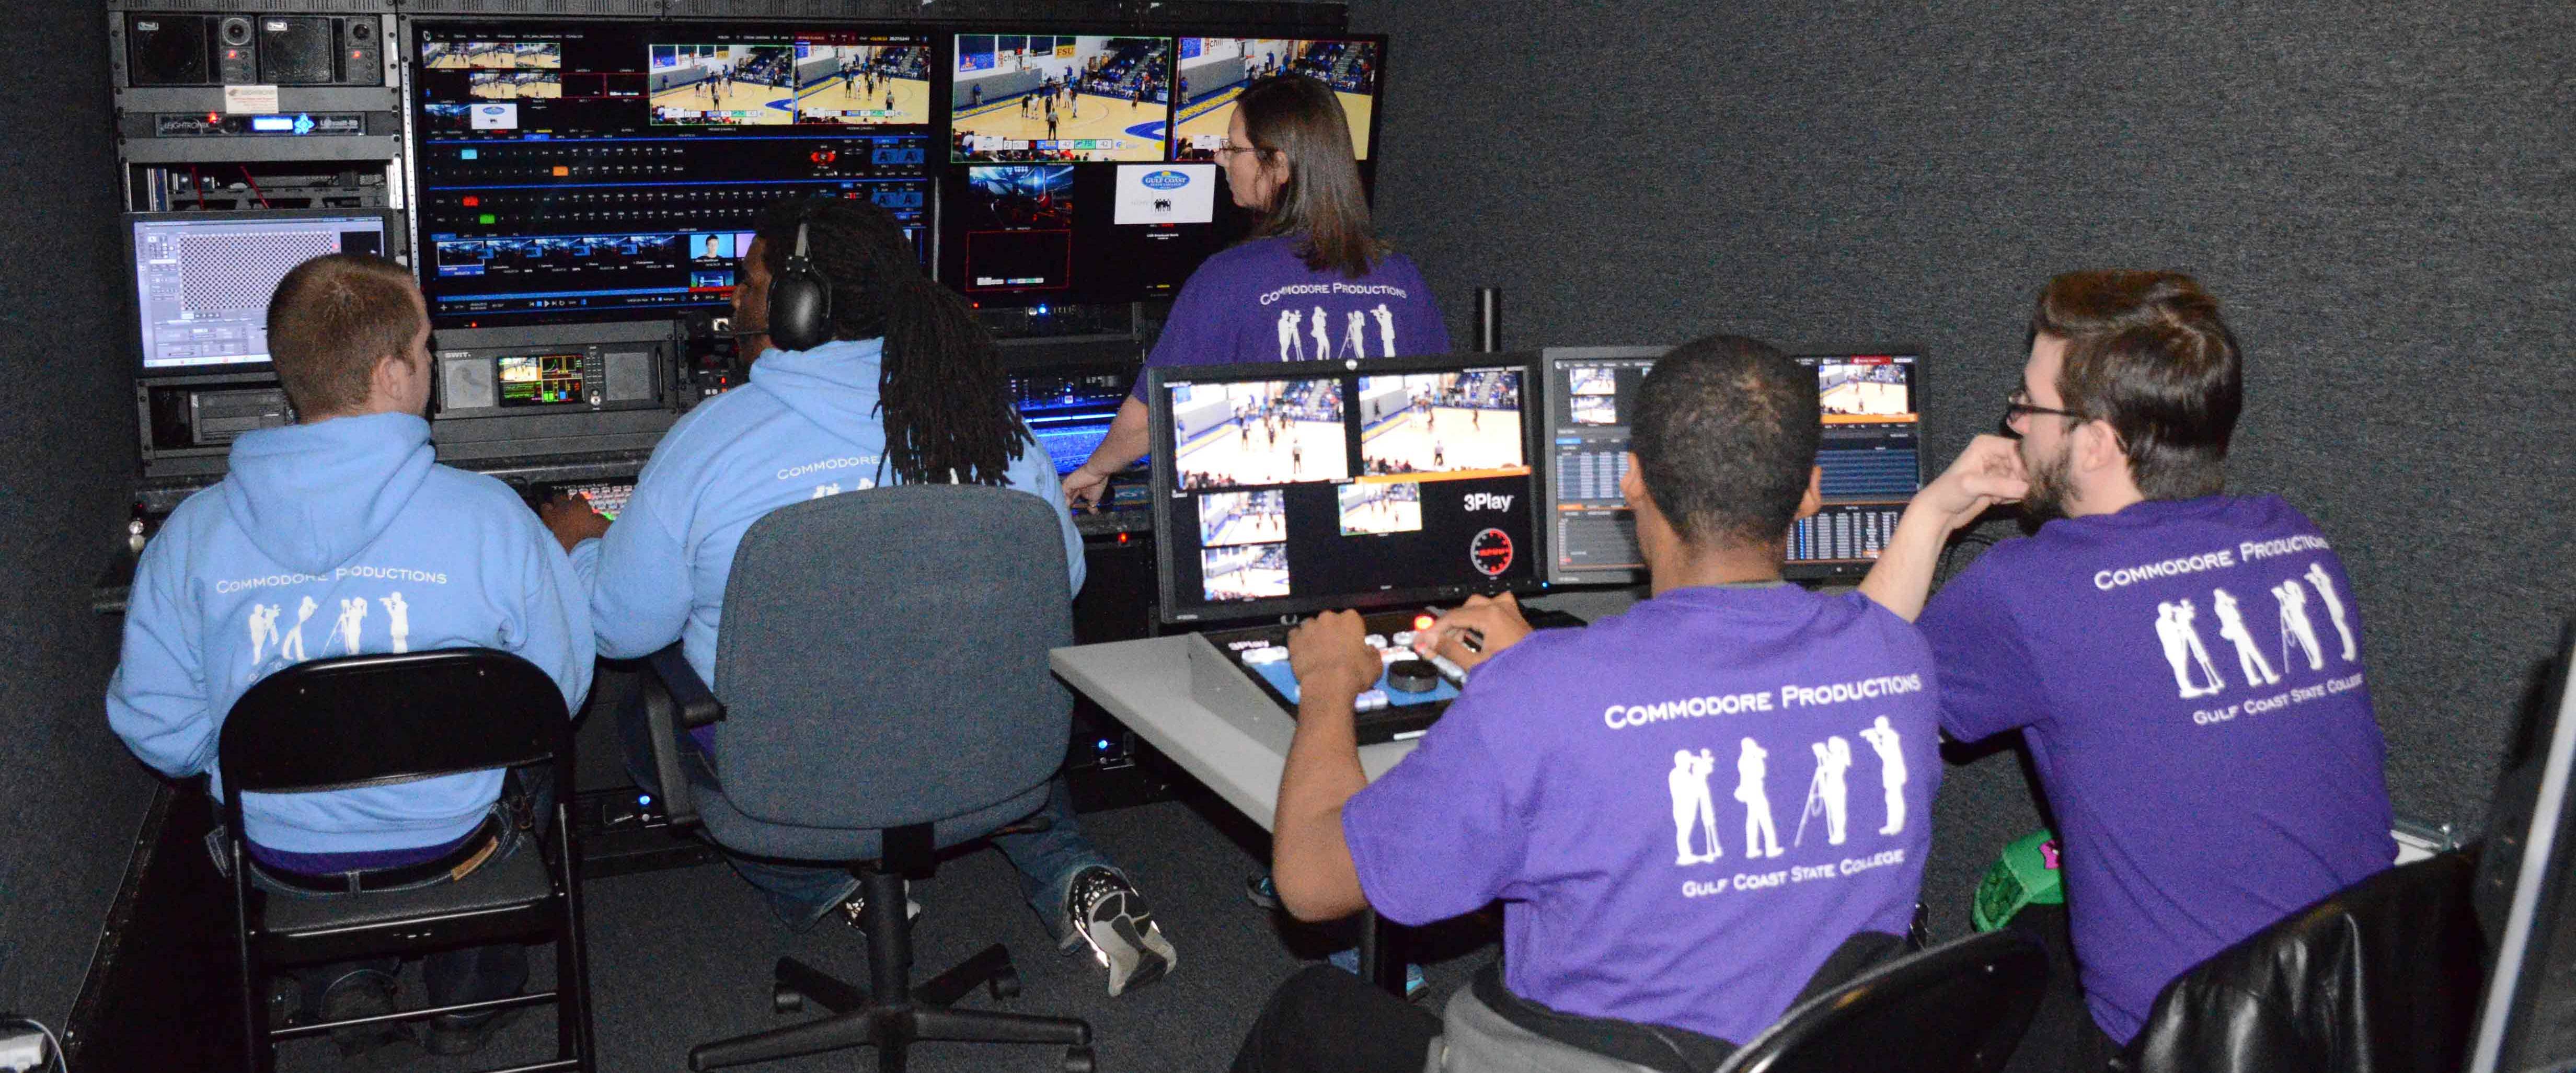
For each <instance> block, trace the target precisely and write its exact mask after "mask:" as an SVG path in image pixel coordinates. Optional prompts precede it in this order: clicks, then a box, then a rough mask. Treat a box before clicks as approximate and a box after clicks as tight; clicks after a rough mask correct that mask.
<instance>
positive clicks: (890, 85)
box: [795, 38, 930, 126]
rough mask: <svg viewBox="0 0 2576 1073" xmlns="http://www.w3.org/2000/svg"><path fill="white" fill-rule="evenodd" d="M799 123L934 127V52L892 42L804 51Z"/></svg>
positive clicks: (798, 96)
mask: <svg viewBox="0 0 2576 1073" xmlns="http://www.w3.org/2000/svg"><path fill="white" fill-rule="evenodd" d="M795 121H796V122H798V123H841V124H847V125H851V126H884V125H891V126H920V125H924V124H927V123H929V122H930V46H929V45H927V44H921V43H916V42H913V41H911V40H910V39H897V38H887V39H883V40H878V41H871V42H868V43H865V44H856V45H799V46H798V55H797V58H796V118H795Z"/></svg>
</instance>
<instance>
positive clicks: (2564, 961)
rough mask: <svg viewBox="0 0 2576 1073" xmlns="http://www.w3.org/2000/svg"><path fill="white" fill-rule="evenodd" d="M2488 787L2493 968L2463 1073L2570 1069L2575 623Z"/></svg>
mask: <svg viewBox="0 0 2576 1073" xmlns="http://www.w3.org/2000/svg"><path fill="white" fill-rule="evenodd" d="M2537 701H2538V703H2537V704H2536V705H2535V706H2534V708H2535V710H2534V711H2532V712H2531V713H2529V716H2530V717H2529V718H2527V719H2526V720H2524V721H2523V724H2524V725H2523V726H2521V727H2520V728H2519V730H2520V733H2518V734H2517V735H2516V737H2515V741H2514V742H2513V747H2512V749H2511V750H2510V752H2509V753H2508V754H2507V756H2506V758H2505V767H2504V771H2503V773H2502V774H2501V775H2500V776H2499V777H2498V778H2497V780H2496V800H2495V806H2494V808H2493V809H2492V810H2491V812H2490V817H2491V818H2490V821H2489V826H2488V831H2487V844H2486V849H2485V850H2484V852H2483V853H2482V854H2481V855H2480V857H2479V861H2478V878H2477V887H2476V892H2477V893H2476V896H2475V899H2474V900H2475V902H2476V905H2477V911H2478V918H2479V921H2480V923H2481V924H2483V925H2484V926H2485V930H2486V933H2487V942H2488V944H2489V945H2490V947H2491V953H2492V957H2490V958H2489V963H2490V964H2492V965H2494V966H2495V969H2494V972H2493V973H2492V974H2490V975H2489V977H2488V979H2487V983H2486V994H2485V996H2484V998H2483V999H2482V1001H2481V1002H2480V1008H2479V1011H2478V1027H2477V1036H2476V1038H2475V1041H2474V1043H2473V1045H2472V1048H2471V1050H2470V1058H2469V1066H2468V1068H2469V1073H2506V1071H2512V1073H2521V1071H2525V1070H2533V1071H2537V1070H2564V1069H2569V1068H2576V622H2570V623H2568V624H2567V626H2566V627H2565V628H2564V629H2562V630H2561V632H2560V635H2559V644H2558V656H2557V659H2556V660H2555V661H2554V662H2553V664H2552V666H2551V680H2550V683H2549V685H2548V686H2547V687H2545V689H2544V692H2543V693H2542V694H2541V695H2540V696H2539V697H2538V698H2537Z"/></svg>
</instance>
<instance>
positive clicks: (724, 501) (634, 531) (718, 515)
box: [546, 199, 1176, 995]
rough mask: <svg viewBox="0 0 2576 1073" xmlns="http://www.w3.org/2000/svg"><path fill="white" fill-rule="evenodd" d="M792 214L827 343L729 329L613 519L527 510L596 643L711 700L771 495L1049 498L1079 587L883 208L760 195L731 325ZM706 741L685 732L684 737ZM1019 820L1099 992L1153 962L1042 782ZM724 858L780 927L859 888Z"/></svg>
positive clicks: (1042, 464) (1045, 913)
mask: <svg viewBox="0 0 2576 1073" xmlns="http://www.w3.org/2000/svg"><path fill="white" fill-rule="evenodd" d="M800 226H803V227H804V228H805V230H806V245H807V248H808V251H809V253H810V255H811V257H812V260H813V262H814V264H815V267H816V268H817V269H818V270H820V271H821V273H822V274H823V276H824V277H825V278H826V279H827V280H829V281H830V284H831V288H832V296H831V297H832V301H831V307H830V308H831V312H832V329H833V330H832V335H833V338H832V340H831V341H829V342H826V343H824V344H823V345H821V346H817V347H814V348H812V349H810V350H798V351H782V350H775V349H770V348H769V346H768V342H769V340H768V337H767V336H757V337H753V338H749V339H746V340H745V341H744V345H745V346H747V347H752V348H753V349H754V350H755V351H756V352H758V353H759V354H760V357H759V359H758V360H757V362H756V363H755V364H753V366H752V369H751V380H750V382H749V383H747V384H745V385H743V386H742V387H740V388H736V389H735V390H733V391H732V392H729V393H727V394H725V395H723V396H722V397H719V398H717V399H715V400H713V401H711V402H708V403H706V404H705V405H702V406H700V407H698V408H697V409H696V410H694V411H692V412H690V414H689V415H688V416H687V417H685V418H682V419H681V420H680V422H679V424H677V425H675V426H673V427H672V429H671V431H670V433H669V434H668V435H665V436H664V437H663V438H662V443H661V445H660V446H659V447H656V448H655V449H654V451H653V457H652V460H651V461H650V462H648V463H646V464H645V466H644V472H643V475H642V476H641V477H640V478H639V479H638V480H637V483H636V487H635V491H634V492H633V494H632V495H630V496H629V497H628V499H627V501H626V507H625V509H624V511H623V512H622V513H620V514H619V515H618V518H617V524H615V525H614V526H611V525H609V524H607V522H605V521H604V520H602V519H600V518H599V516H598V515H596V514H594V513H592V512H591V511H590V510H589V508H588V507H587V506H583V505H581V504H578V503H576V502H573V501H569V500H564V501H558V502H555V503H550V504H548V505H547V507H546V520H547V524H548V525H549V526H550V527H552V528H553V529H554V531H555V534H556V535H557V536H558V537H559V538H561V539H562V540H563V542H564V546H565V547H566V548H567V549H569V550H570V551H571V552H572V558H573V563H574V566H575V567H576V568H577V569H579V570H580V571H581V572H582V574H583V576H584V577H585V578H586V579H588V580H589V581H590V584H591V590H590V591H591V597H590V599H591V604H590V608H591V619H592V621H593V622H594V623H595V624H596V626H597V628H598V630H599V649H600V652H601V653H602V654H604V655H607V656H610V657H614V658H635V657H641V656H646V655H650V654H652V653H653V652H655V651H657V650H659V649H661V648H663V647H664V646H667V645H669V644H670V643H671V642H673V641H679V642H681V645H682V651H683V653H684V654H685V655H686V656H687V657H688V660H689V664H690V665H691V666H692V667H694V668H696V669H697V672H698V675H699V677H701V678H703V679H705V680H706V681H707V684H708V685H709V686H710V687H713V688H714V689H715V690H716V691H717V694H718V695H719V696H721V695H722V694H723V691H724V688H723V687H724V683H722V682H718V681H716V680H715V653H716V633H717V630H718V628H719V623H718V621H717V618H718V615H719V613H720V612H721V611H722V609H723V607H724V594H725V579H726V577H727V576H728V575H729V574H730V572H731V570H732V566H733V556H734V549H735V546H736V545H737V544H739V543H740V542H741V540H742V535H743V533H744V531H745V530H747V529H749V528H750V527H751V523H752V522H754V521H757V520H758V519H759V518H760V517H761V516H762V515H764V514H767V513H769V512H770V511H773V510H777V509H778V508H780V507H784V506H788V505H790V504H794V503H801V502H804V501H806V500H809V499H814V498H818V497H821V496H826V495H835V494H839V493H843V492H855V491H859V490H861V489H865V488H873V487H876V486H877V485H880V484H886V483H892V482H895V481H921V480H955V481H959V482H964V483H973V484H987V485H999V486H1003V487H1009V488H1017V489H1019V490H1021V491H1025V492H1027V493H1029V494H1030V495H1034V496H1037V497H1039V498H1041V499H1044V500H1046V502H1047V504H1048V505H1049V506H1051V507H1053V508H1055V511H1056V516H1057V518H1058V519H1059V520H1060V521H1061V522H1062V524H1063V527H1064V528H1063V532H1064V552H1065V561H1066V564H1067V565H1068V567H1069V568H1070V572H1071V576H1070V577H1069V578H1067V598H1068V599H1070V598H1071V595H1070V594H1071V593H1072V592H1074V591H1079V590H1080V589H1081V587H1082V576H1083V561H1082V537H1081V535H1080V534H1079V533H1077V532H1076V531H1075V530H1074V528H1073V521H1072V519H1071V518H1070V517H1069V516H1067V515H1066V514H1065V513H1064V493H1063V486H1062V484H1061V483H1060V482H1059V481H1057V480H1056V478H1055V468H1054V466H1053V464H1052V463H1051V462H1050V461H1049V460H1048V458H1047V455H1046V452H1044V451H1042V450H1039V449H1037V448H1036V446H1035V444H1034V441H1033V440H1032V439H1031V438H1030V437H1029V434H1028V430H1027V429H1026V428H1025V427H1023V426H1022V425H1021V424H1020V421H1019V417H1018V415H1017V413H1016V412H1015V411H1014V410H1013V409H1012V407H1011V403H1010V398H1009V392H1008V390H1007V384H1006V381H1005V380H1004V378H1003V376H1002V372H1001V366H1000V359H999V355H998V354H997V352H996V351H995V349H994V345H993V340H992V338H991V336H989V335H987V334H986V333H985V332H984V330H983V328H982V327H981V326H980V325H978V324H977V323H976V322H975V319H974V315H973V313H972V312H971V311H969V310H968V309H967V308H966V304H965V302H964V301H963V300H961V299H959V298H958V297H957V296H956V295H955V294H953V293H951V292H949V291H947V290H945V289H943V288H940V287H938V286H937V285H935V284H932V283H931V282H929V280H927V279H926V278H924V277H923V276H922V274H921V268H920V265H919V263H918V262H917V261H916V260H915V259H914V256H913V247H912V244H911V242H909V241H908V240H906V239H905V238H904V236H903V233H902V231H901V230H900V229H899V228H898V227H897V225H896V224H895V222H894V218H893V217H891V216H889V215H887V214H886V212H885V210H883V209H880V208H877V207H876V206H874V205H870V204H867V203H865V202H860V201H848V200H831V199H823V200H814V201H789V202H782V203H780V204H779V205H776V206H773V207H772V208H771V209H770V210H769V212H768V213H767V214H766V215H765V216H764V217H763V218H762V221H761V223H760V225H759V230H758V233H757V237H755V238H754V239H753V241H752V244H751V248H750V249H749V250H748V251H747V252H746V253H745V254H744V256H743V268H742V277H741V285H740V286H739V287H737V288H736V289H735V317H736V323H741V324H764V325H765V324H766V323H767V311H768V310H767V294H768V287H769V280H770V279H771V277H772V276H773V275H774V274H775V273H777V272H778V271H780V270H781V269H782V268H783V266H784V265H785V264H786V261H787V256H786V254H787V251H788V250H791V249H793V248H794V247H795V245H796V237H797V230H798V228H799V227H800ZM960 537H961V539H971V537H969V536H968V535H967V534H960ZM621 727H622V729H623V730H624V731H625V741H626V748H627V753H628V756H627V767H628V770H629V771H630V772H631V773H633V774H634V775H635V777H636V781H637V782H638V783H639V784H641V785H644V786H647V787H651V786H653V785H654V782H653V778H652V771H653V764H652V760H651V752H650V739H649V738H648V736H647V734H646V732H645V730H644V727H643V720H642V718H641V717H640V714H638V713H637V712H636V711H635V710H634V709H632V708H630V709H629V710H628V711H627V712H625V713H623V715H622V717H621ZM712 737H713V736H712V735H711V734H707V733H704V732H700V733H697V734H693V735H692V739H693V740H694V741H695V743H696V745H697V747H698V748H699V749H702V750H703V749H707V748H709V747H710V746H711V741H712ZM857 789H858V790H859V792H865V789H866V788H865V787H859V788H857ZM1038 815H1039V816H1040V817H1043V818H1045V819H1046V820H1047V821H1048V823H1047V824H1044V825H1038V824H1031V825H1028V826H1045V827H1046V828H1047V829H1046V830H1043V831H1035V832H1027V833H1015V834H1006V835H1003V836H1001V837H998V838H996V839H994V840H993V842H994V845H995V846H996V847H997V848H999V849H1000V850H1001V851H1002V853H1003V855H1004V856H1006V857H1008V858H1010V860H1011V863H1012V864H1014V865H1016V866H1017V867H1018V868H1019V870H1020V874H1021V885H1022V888H1023V893H1024V894H1025V895H1026V896H1027V898H1028V900H1029V905H1030V907H1031V908H1032V909H1034V910H1035V911H1036V912H1037V914H1038V917H1039V919H1040V920H1041V921H1043V922H1045V924H1046V926H1047V928H1048V930H1049V931H1050V932H1051V933H1053V934H1054V935H1055V936H1056V937H1057V939H1058V941H1059V942H1061V943H1062V944H1064V945H1065V946H1066V947H1067V948H1068V949H1070V948H1072V947H1074V946H1076V945H1079V944H1082V943H1085V942H1088V943H1089V944H1090V946H1091V948H1092V952H1093V955H1094V957H1095V958H1096V959H1097V960H1099V961H1100V962H1101V964H1103V965H1104V966H1107V967H1108V969H1109V993H1110V994H1112V995H1116V994H1119V993H1120V992H1122V991H1124V990H1126V989H1127V988H1130V987H1135V986H1138V985H1141V984H1144V983H1148V982H1151V981H1152V980H1154V979H1156V978H1158V977H1160V976H1161V975H1162V974H1163V973H1164V972H1166V971H1168V970H1169V969H1170V968H1171V967H1172V965H1173V963H1174V961H1175V960H1176V955H1175V954H1174V953H1173V950H1172V946H1171V944H1170V943H1169V942H1168V941H1166V940H1165V939H1164V938H1163V935H1162V932H1161V929H1160V928H1159V927H1158V926H1157V925H1156V924H1155V922H1154V919H1153V915H1152V913H1151V911H1150V910H1148V909H1147V908H1146V905H1145V901H1144V899H1143V898H1142V897H1140V896H1139V895H1138V894H1137V893H1136V891H1135V888H1134V887H1133V886H1131V885H1129V883H1128V880H1127V878H1126V876H1125V874H1124V873H1122V872H1121V871H1120V870H1119V869H1117V868H1116V867H1115V866H1113V865H1111V864H1110V863H1109V861H1108V859H1107V858H1105V857H1104V856H1102V854H1101V853H1100V850H1099V849H1098V848H1097V847H1095V846H1093V845H1092V843H1091V841H1090V840H1089V839H1088V838H1085V837H1083V835H1082V832H1081V829H1080V827H1079V826H1078V825H1077V824H1076V822H1075V820H1074V815H1073V809H1072V807H1071V805H1070V803H1069V801H1068V800H1067V798H1066V794H1065V787H1064V781H1063V779H1062V778H1061V777H1059V778H1058V779H1057V780H1056V782H1055V786H1054V792H1053V793H1052V794H1051V795H1050V797H1049V799H1048V802H1047V805H1046V807H1045V808H1044V809H1042V810H1040V812H1039V813H1038ZM732 861H733V865H734V869H735V870H736V871H737V872H740V873H741V874H742V876H743V878H744V879H747V880H749V881H750V882H751V883H752V885H754V886H756V887H759V888H760V889H761V891H762V892H763V893H764V894H766V895H768V897H769V901H770V907H771V908H772V909H773V910H775V911H776V912H777V913H778V915H779V917H780V919H782V920H784V921H785V922H786V923H787V924H788V925H789V926H790V927H793V928H796V929H798V930H803V929H805V928H810V927H812V926H813V925H814V924H815V923H816V922H817V921H819V920H821V919H822V918H823V917H824V916H826V915H828V914H830V913H831V911H832V910H833V909H835V908H839V909H842V910H843V911H844V912H845V913H847V914H848V915H849V917H850V919H851V921H852V922H853V923H855V922H856V921H857V919H858V913H857V909H858V903H857V901H856V898H857V892H858V886H859V883H858V880H857V878H856V877H854V876H852V875H851V874H850V873H849V872H848V871H847V870H846V869H844V868H842V867H839V866H837V865H826V864H821V863H817V864H814V865H783V864H778V863H774V862H768V861H760V860H752V859H748V858H743V857H739V856H735V857H733V858H732Z"/></svg>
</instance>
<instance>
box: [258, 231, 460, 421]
mask: <svg viewBox="0 0 2576 1073" xmlns="http://www.w3.org/2000/svg"><path fill="white" fill-rule="evenodd" d="M418 293H419V292H418V290H417V289H416V288H414V287H413V286H412V281H411V272H410V271H409V270H407V269H405V268H403V266H401V265H398V264H395V263H393V262H392V261H388V260H385V259H384V258H382V257H376V256H373V255H370V254H363V253H333V254H325V255H323V256H320V257H316V258H314V259H312V260H310V261H306V262H304V263H303V264H300V265H297V266H295V270H294V271H292V272H288V273H287V274H286V278H285V279H282V280H279V281H277V293H275V294H273V295H270V296H269V299H268V351H269V356H270V359H271V360H272V361H274V362H276V363H277V379H278V381H279V382H280V383H281V384H283V385H285V387H286V397H287V400H288V401H290V402H293V403H294V404H295V409H296V412H298V413H300V414H304V415H307V416H311V415H319V414H331V413H340V412H344V411H348V410H355V409H357V408H358V407H360V406H363V405H365V404H366V401H367V391H368V386H367V382H368V380H369V379H370V378H372V377H374V375H375V372H376V363H377V362H380V361H383V360H384V359H385V358H387V357H389V356H407V355H408V354H409V352H410V350H411V340H412V336H414V335H417V334H419V333H420V329H421V326H422V324H423V321H424V320H425V318H424V316H423V314H422V312H421V307H420V299H419V298H418V297H417V295H418Z"/></svg>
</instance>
